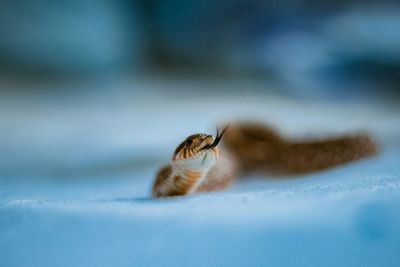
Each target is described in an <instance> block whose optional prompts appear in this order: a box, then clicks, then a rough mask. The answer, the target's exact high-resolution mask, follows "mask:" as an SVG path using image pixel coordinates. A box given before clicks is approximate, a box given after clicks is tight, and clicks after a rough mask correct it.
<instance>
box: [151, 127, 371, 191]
mask: <svg viewBox="0 0 400 267" xmlns="http://www.w3.org/2000/svg"><path fill="white" fill-rule="evenodd" d="M221 136H222V135H221ZM221 136H219V137H218V134H217V139H218V138H219V139H220V138H221ZM188 140H189V141H188ZM223 140H224V148H223V149H221V151H220V149H219V148H218V147H216V146H215V147H212V148H210V149H209V147H210V146H211V145H212V144H213V143H215V140H214V138H213V137H212V136H209V135H205V134H197V135H192V136H189V137H188V138H187V139H186V140H185V141H184V142H182V144H180V145H179V146H178V147H177V149H176V150H175V153H174V156H173V159H172V163H171V164H170V165H167V166H165V167H163V168H162V169H161V170H160V171H159V172H158V174H157V178H156V181H155V183H154V186H153V196H155V197H163V196H176V195H187V194H190V193H196V192H210V191H217V190H223V189H225V188H227V187H228V186H230V185H231V184H232V183H233V182H234V181H235V180H236V179H237V177H238V176H240V175H241V174H242V173H244V172H248V171H257V170H258V171H267V172H270V171H274V172H275V173H276V172H278V173H285V174H287V173H292V174H298V173H306V172H313V171H319V170H323V169H327V168H330V167H334V166H337V165H340V164H344V163H348V162H351V161H354V160H358V159H361V158H364V157H368V156H372V155H374V154H376V153H377V151H378V150H377V146H376V144H375V143H374V142H373V140H372V139H371V138H370V137H369V136H368V135H366V134H356V135H348V136H340V137H336V138H330V139H325V140H307V141H298V140H288V139H285V138H283V137H282V136H280V135H279V134H278V133H277V132H276V131H274V130H272V129H270V128H267V127H265V126H263V125H260V124H256V123H245V124H243V123H242V124H235V125H233V126H231V127H230V128H229V130H228V131H227V132H226V134H225V135H224V139H223ZM218 141H219V140H218ZM189 143H190V144H189ZM216 143H218V142H216ZM205 161H207V162H206V164H205V163H204V162H205Z"/></svg>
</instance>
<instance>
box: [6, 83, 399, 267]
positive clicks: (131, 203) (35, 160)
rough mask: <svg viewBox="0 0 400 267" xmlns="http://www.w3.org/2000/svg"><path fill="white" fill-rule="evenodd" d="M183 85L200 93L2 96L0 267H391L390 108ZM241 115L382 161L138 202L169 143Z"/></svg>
mask: <svg viewBox="0 0 400 267" xmlns="http://www.w3.org/2000/svg"><path fill="white" fill-rule="evenodd" d="M195 84H198V87H199V88H203V87H204V88H209V89H210V88H212V90H209V91H206V92H203V93H204V94H203V95H200V94H194V95H193V92H190V93H189V92H187V91H185V90H184V88H185V87H187V86H192V87H193V81H186V82H176V81H170V80H167V81H147V80H145V81H143V80H141V81H135V82H132V81H129V82H127V83H124V84H117V85H115V84H114V83H112V84H109V85H103V87H104V88H100V89H99V88H97V87H96V88H95V89H88V88H91V87H90V86H88V85H85V89H84V90H82V88H75V87H72V86H71V89H70V90H69V91H68V92H65V90H61V89H59V90H54V91H51V90H45V89H44V90H43V92H42V93H41V94H40V95H36V94H32V93H30V91H29V90H26V91H21V90H20V91H18V92H17V93H2V97H1V98H0V123H1V124H0V129H1V132H2V134H1V140H0V266H7V267H8V266H400V194H399V193H400V142H399V141H400V139H399V137H400V116H399V114H400V113H399V107H396V106H395V105H388V104H384V105H381V104H379V103H371V102H368V103H364V102H357V101H351V102H348V103H346V102H344V103H323V104H321V103H316V102H309V103H301V102H299V101H295V100H290V99H286V98H282V97H278V96H275V95H271V94H264V93H260V92H259V91H258V90H257V89H254V90H253V91H252V92H250V93H249V92H247V93H243V92H242V89H243V88H249V87H251V88H257V87H260V85H259V84H253V83H251V84H248V83H237V82H234V83H232V84H230V83H228V82H226V81H222V82H206V81H200V82H196V83H195ZM7 86H8V87H9V88H8V89H10V88H11V89H12V87H13V86H17V87H21V85H15V84H12V85H9V84H2V87H3V88H4V87H7ZM48 86H49V87H51V86H53V85H48ZM65 86H67V87H68V86H69V85H65ZM261 87H262V86H261ZM115 88H117V89H115ZM171 88H173V90H172V89H171ZM227 88H229V89H230V92H229V93H228V94H226V93H225V91H226V90H227ZM142 89H147V91H145V90H142ZM168 89H169V91H167V90H168ZM10 91H11V90H8V91H7V92H10ZM182 100H183V101H182ZM178 101H179V102H178ZM178 103H179V104H178ZM204 103H207V105H205V104H204ZM165 107H169V108H168V109H166V108H165ZM199 110H201V112H202V116H198V111H199ZM249 117H251V118H257V119H259V120H263V121H266V122H269V123H270V124H272V125H275V126H277V127H279V129H280V130H281V131H282V132H283V133H284V134H286V135H288V136H294V137H296V136H297V135H299V136H305V137H310V136H314V135H315V136H318V135H325V134H336V133H341V132H348V131H354V130H358V129H364V130H367V131H369V132H370V133H371V134H372V135H373V136H375V137H376V138H377V140H378V142H379V143H380V146H381V153H380V154H379V155H378V156H376V157H374V158H370V159H366V160H363V161H359V162H356V163H353V164H348V165H344V166H341V167H338V168H335V169H332V170H329V171H324V172H319V173H314V174H311V175H304V176H301V177H297V178H293V177H267V178H265V177H262V176H259V175H257V174H254V175H252V176H250V177H246V179H243V180H241V181H240V182H239V183H238V184H236V185H235V186H234V187H233V188H231V189H230V190H228V191H226V192H218V193H209V194H201V195H200V194H199V195H194V196H191V197H177V198H170V199H162V200H154V199H151V198H149V191H150V187H151V183H152V181H153V178H154V173H155V171H156V170H157V168H158V167H159V166H160V165H161V164H163V163H166V162H168V160H169V158H170V156H171V153H172V151H173V149H174V147H175V146H176V144H177V143H178V142H179V141H180V140H181V139H182V138H184V137H185V136H187V135H189V134H191V133H193V132H203V131H206V132H214V131H215V130H214V129H215V128H214V127H215V124H216V123H217V122H220V121H223V120H225V119H232V118H249ZM193 118H195V119H193Z"/></svg>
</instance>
